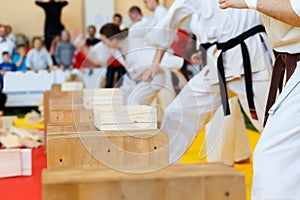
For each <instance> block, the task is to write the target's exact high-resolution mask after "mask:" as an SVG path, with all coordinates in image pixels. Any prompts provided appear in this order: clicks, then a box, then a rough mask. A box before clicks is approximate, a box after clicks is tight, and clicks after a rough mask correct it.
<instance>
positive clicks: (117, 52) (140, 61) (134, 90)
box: [90, 30, 183, 105]
mask: <svg viewBox="0 0 300 200" xmlns="http://www.w3.org/2000/svg"><path fill="white" fill-rule="evenodd" d="M129 31H130V30H129ZM101 36H102V35H101ZM105 40H107V38H102V42H101V43H99V44H98V45H96V46H95V47H94V49H93V50H92V55H90V56H94V57H96V60H97V61H98V62H99V63H105V62H106V60H107V59H108V57H109V55H111V54H113V55H114V56H115V58H117V59H118V60H119V62H120V63H122V64H123V65H124V66H125V68H126V70H127V74H126V75H125V76H124V80H123V84H122V86H121V88H120V89H121V90H122V91H123V101H124V104H126V105H127V104H130V105H150V103H151V102H152V101H153V99H154V98H155V97H156V95H157V94H158V92H159V91H160V90H161V89H164V88H166V87H169V88H168V89H170V90H172V91H173V88H172V84H170V83H168V80H169V79H170V77H167V76H166V75H165V74H168V73H166V72H168V71H169V70H170V68H178V67H179V68H180V67H181V66H182V64H183V59H182V58H180V57H177V56H174V55H172V54H166V55H165V56H164V58H163V60H162V62H161V68H162V70H161V71H160V73H158V74H157V75H156V76H155V77H154V79H153V81H151V82H150V83H149V82H144V81H143V80H142V75H143V73H144V71H145V70H146V69H147V68H148V67H149V65H151V63H152V58H153V56H154V54H155V50H156V49H155V47H153V46H151V45H149V44H148V43H147V42H145V40H143V39H141V38H132V37H126V38H124V39H120V40H119V41H118V45H117V46H115V47H108V46H107V45H105ZM112 48H115V49H112ZM94 60H95V59H94Z"/></svg>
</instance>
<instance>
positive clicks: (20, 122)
mask: <svg viewBox="0 0 300 200" xmlns="http://www.w3.org/2000/svg"><path fill="white" fill-rule="evenodd" d="M14 125H15V126H16V127H18V128H23V127H24V128H27V129H38V130H41V129H44V122H43V121H40V122H39V123H38V124H29V123H26V122H25V120H24V118H19V119H16V120H14Z"/></svg>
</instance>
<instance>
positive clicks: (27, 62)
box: [25, 51, 32, 68]
mask: <svg viewBox="0 0 300 200" xmlns="http://www.w3.org/2000/svg"><path fill="white" fill-rule="evenodd" d="M31 57H32V51H29V52H28V54H27V56H26V62H25V65H26V67H27V68H30V67H31V66H32V65H31V62H30V61H31V59H32V58H31Z"/></svg>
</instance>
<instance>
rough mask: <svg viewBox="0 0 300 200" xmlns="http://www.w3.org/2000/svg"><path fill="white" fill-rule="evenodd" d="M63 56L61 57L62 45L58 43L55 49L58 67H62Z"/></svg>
mask: <svg viewBox="0 0 300 200" xmlns="http://www.w3.org/2000/svg"><path fill="white" fill-rule="evenodd" d="M60 57H61V55H60V44H59V43H58V44H57V46H56V48H55V61H56V63H57V64H58V65H60V64H61V63H62V62H61V59H60Z"/></svg>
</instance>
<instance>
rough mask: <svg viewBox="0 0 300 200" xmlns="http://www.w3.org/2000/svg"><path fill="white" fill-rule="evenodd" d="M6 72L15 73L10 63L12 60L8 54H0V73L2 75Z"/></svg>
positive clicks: (14, 67) (13, 66) (14, 68)
mask: <svg viewBox="0 0 300 200" xmlns="http://www.w3.org/2000/svg"><path fill="white" fill-rule="evenodd" d="M7 71H16V66H15V65H14V64H13V63H12V60H11V58H10V56H9V53H8V52H6V51H5V52H3V53H2V63H0V73H1V75H4V74H5V73H6V72H7Z"/></svg>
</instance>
